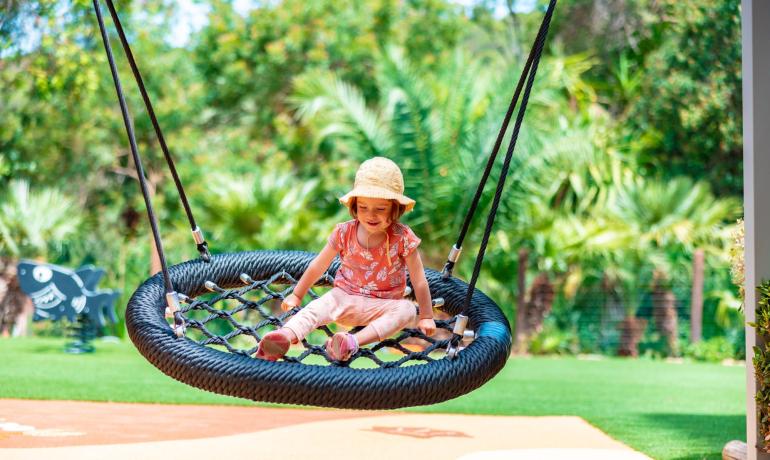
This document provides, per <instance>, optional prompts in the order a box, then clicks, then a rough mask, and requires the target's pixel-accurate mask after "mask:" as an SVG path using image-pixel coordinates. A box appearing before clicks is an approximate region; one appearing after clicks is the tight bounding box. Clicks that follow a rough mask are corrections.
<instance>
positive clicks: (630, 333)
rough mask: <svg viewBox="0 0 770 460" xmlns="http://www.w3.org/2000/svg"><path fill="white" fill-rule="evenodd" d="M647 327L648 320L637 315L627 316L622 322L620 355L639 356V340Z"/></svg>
mask: <svg viewBox="0 0 770 460" xmlns="http://www.w3.org/2000/svg"><path fill="white" fill-rule="evenodd" d="M646 328H647V320H646V319H642V318H637V317H635V316H627V317H626V318H625V319H624V320H623V321H622V322H621V323H620V344H619V345H618V356H630V357H634V358H635V357H637V356H639V342H640V341H641V340H642V336H644V330H645V329H646Z"/></svg>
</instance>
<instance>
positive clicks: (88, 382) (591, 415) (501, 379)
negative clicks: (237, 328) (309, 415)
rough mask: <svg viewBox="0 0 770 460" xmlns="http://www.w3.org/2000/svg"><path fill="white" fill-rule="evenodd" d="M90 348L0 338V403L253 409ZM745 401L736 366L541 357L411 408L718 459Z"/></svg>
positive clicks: (119, 350) (741, 428) (128, 353)
mask: <svg viewBox="0 0 770 460" xmlns="http://www.w3.org/2000/svg"><path fill="white" fill-rule="evenodd" d="M95 343H96V346H97V351H96V353H92V354H85V355H69V354H65V353H63V351H62V350H63V345H64V341H63V340H59V339H40V338H33V339H0V356H2V363H0V398H30V399H70V400H89V401H123V402H155V403H173V404H238V405H251V404H254V403H252V402H250V401H246V400H242V399H236V398H230V397H225V396H219V395H215V394H212V393H208V392H205V391H201V390H197V389H194V388H191V387H188V386H187V385H184V384H181V383H179V382H177V381H175V380H173V379H171V378H169V377H166V376H165V375H163V374H162V373H161V372H160V371H158V370H157V369H155V368H154V367H152V365H150V364H149V363H147V362H146V361H145V360H144V359H143V358H142V357H141V356H140V355H139V353H138V352H137V351H136V350H135V349H134V348H133V346H132V345H131V344H130V343H128V342H119V343H107V342H103V341H98V340H97V341H96V342H95ZM405 391H408V390H405ZM744 401H745V369H744V368H743V367H742V366H732V367H731V366H722V365H719V364H705V363H682V364H674V363H667V362H662V361H651V360H630V359H614V358H601V359H590V360H586V359H578V358H547V357H546V358H532V359H528V358H517V359H512V360H510V361H509V362H508V364H507V365H506V367H505V368H504V369H503V370H502V372H500V374H499V375H498V376H496V377H495V378H494V379H493V380H492V381H490V382H489V383H487V384H486V385H484V386H483V387H482V388H480V389H478V390H476V391H474V392H472V393H470V394H468V395H465V396H463V397H460V398H457V399H455V400H452V401H447V402H444V403H441V404H436V405H433V406H427V407H419V408H413V409H410V410H413V411H421V412H455V413H465V414H493V415H577V416H580V417H582V418H583V419H585V420H587V421H588V422H589V423H591V424H593V425H594V426H596V427H598V428H600V429H601V430H603V431H604V432H606V433H607V434H609V435H610V436H612V437H613V438H615V439H617V440H619V441H622V442H624V443H626V444H627V445H629V446H631V447H633V448H635V449H637V450H639V451H642V452H644V453H646V454H647V455H649V456H651V457H653V458H656V459H701V458H714V459H718V458H721V449H722V447H723V446H724V444H725V443H726V442H727V441H730V440H732V439H741V440H745V438H746V433H745V402H744ZM461 428H462V427H457V429H461ZM553 442H554V447H558V446H559V440H558V438H556V439H554V440H553Z"/></svg>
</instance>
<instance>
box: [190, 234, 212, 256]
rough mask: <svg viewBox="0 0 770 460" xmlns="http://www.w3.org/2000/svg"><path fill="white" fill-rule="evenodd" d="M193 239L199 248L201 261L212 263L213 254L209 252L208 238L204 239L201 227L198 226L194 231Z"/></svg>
mask: <svg viewBox="0 0 770 460" xmlns="http://www.w3.org/2000/svg"><path fill="white" fill-rule="evenodd" d="M192 235H193V239H194V240H195V244H196V246H197V247H198V253H199V254H200V256H201V259H203V261H204V262H206V263H208V262H211V253H210V252H209V244H208V243H206V238H204V237H203V230H201V228H200V227H198V226H196V227H195V230H193V231H192Z"/></svg>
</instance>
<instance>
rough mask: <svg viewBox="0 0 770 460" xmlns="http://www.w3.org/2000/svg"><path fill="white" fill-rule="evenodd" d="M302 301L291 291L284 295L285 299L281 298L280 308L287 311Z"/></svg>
mask: <svg viewBox="0 0 770 460" xmlns="http://www.w3.org/2000/svg"><path fill="white" fill-rule="evenodd" d="M301 303H302V299H300V298H299V297H298V296H297V295H296V294H294V293H293V292H292V293H291V294H289V295H287V296H286V298H285V299H283V302H281V310H283V311H289V310H291V309H292V308H294V307H297V306H299V304H301Z"/></svg>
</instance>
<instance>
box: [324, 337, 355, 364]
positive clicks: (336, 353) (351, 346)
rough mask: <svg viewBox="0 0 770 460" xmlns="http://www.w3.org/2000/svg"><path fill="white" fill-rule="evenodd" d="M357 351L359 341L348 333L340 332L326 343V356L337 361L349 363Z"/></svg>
mask: <svg viewBox="0 0 770 460" xmlns="http://www.w3.org/2000/svg"><path fill="white" fill-rule="evenodd" d="M357 351H358V341H357V340H356V338H355V337H354V336H353V335H352V334H348V333H347V332H338V333H336V334H334V335H333V336H331V338H329V340H327V341H326V354H328V355H329V358H331V359H334V360H336V361H347V360H348V359H350V357H351V356H352V355H353V354H354V353H355V352H357Z"/></svg>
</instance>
